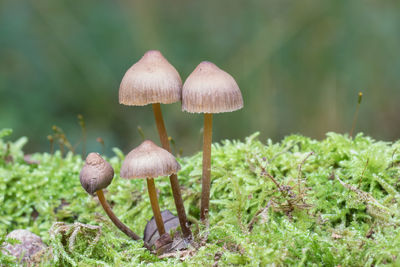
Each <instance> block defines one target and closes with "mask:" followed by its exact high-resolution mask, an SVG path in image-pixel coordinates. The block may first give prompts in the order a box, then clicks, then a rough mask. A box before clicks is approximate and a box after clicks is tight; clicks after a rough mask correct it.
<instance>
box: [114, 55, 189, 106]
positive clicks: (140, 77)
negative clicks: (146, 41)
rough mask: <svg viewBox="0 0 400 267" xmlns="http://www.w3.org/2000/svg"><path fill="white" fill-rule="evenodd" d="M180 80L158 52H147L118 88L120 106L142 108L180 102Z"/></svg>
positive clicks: (130, 69)
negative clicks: (148, 105)
mask: <svg viewBox="0 0 400 267" xmlns="http://www.w3.org/2000/svg"><path fill="white" fill-rule="evenodd" d="M181 91H182V80H181V77H180V76H179V73H178V71H177V70H176V69H175V68H174V66H172V65H171V64H170V63H169V62H168V61H167V60H166V59H165V58H164V56H163V55H162V54H161V53H160V51H157V50H150V51H147V52H146V53H145V54H144V56H143V57H142V58H141V59H140V60H139V61H138V62H136V63H135V64H133V66H132V67H130V68H129V69H128V71H127V72H126V73H125V76H124V77H123V78H122V81H121V85H120V87H119V103H120V104H123V105H128V106H144V105H147V104H152V103H162V104H170V103H174V102H178V101H180V100H181V94H182V93H181Z"/></svg>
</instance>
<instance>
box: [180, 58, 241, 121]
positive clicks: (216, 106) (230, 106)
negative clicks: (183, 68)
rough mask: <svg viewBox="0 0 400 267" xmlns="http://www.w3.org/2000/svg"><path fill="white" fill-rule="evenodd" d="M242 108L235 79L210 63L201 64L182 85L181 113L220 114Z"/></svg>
mask: <svg viewBox="0 0 400 267" xmlns="http://www.w3.org/2000/svg"><path fill="white" fill-rule="evenodd" d="M242 107H243V98H242V93H241V92H240V89H239V86H238V85H237V83H236V81H235V79H233V77H232V76H231V75H229V74H228V73H227V72H225V71H223V70H221V69H220V68H218V67H217V66H216V65H215V64H213V63H211V62H207V61H203V62H201V63H200V64H199V65H198V66H197V67H196V69H195V70H194V71H193V72H192V73H191V74H190V75H189V77H188V78H187V79H186V81H185V83H184V84H183V88H182V110H183V111H187V112H191V113H221V112H231V111H234V110H238V109H241V108H242Z"/></svg>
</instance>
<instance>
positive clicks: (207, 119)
mask: <svg viewBox="0 0 400 267" xmlns="http://www.w3.org/2000/svg"><path fill="white" fill-rule="evenodd" d="M211 142H212V114H211V113H206V114H204V131H203V178H202V188H201V208H200V219H201V220H202V221H203V222H204V221H205V220H206V219H207V217H208V211H209V205H210V187H211Z"/></svg>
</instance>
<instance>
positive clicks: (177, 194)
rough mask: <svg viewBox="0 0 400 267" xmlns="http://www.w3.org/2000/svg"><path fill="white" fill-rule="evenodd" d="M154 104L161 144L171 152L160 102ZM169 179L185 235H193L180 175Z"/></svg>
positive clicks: (174, 175) (173, 175)
mask: <svg viewBox="0 0 400 267" xmlns="http://www.w3.org/2000/svg"><path fill="white" fill-rule="evenodd" d="M152 106H153V113H154V117H155V120H156V125H157V130H158V134H159V136H160V141H161V145H162V147H163V148H164V149H165V150H167V151H168V152H171V148H170V145H169V140H168V134H167V130H166V129H165V125H164V119H163V116H162V113H161V106H160V103H156V104H152ZM169 181H170V182H171V189H172V195H173V196H174V201H175V207H176V211H177V213H178V218H179V223H180V225H181V229H182V233H183V236H184V237H189V236H191V235H192V232H191V231H190V228H189V227H188V225H187V218H186V212H185V206H184V205H183V200H182V194H181V189H180V186H179V182H178V176H177V175H176V174H172V175H171V176H170V177H169Z"/></svg>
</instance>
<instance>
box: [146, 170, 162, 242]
mask: <svg viewBox="0 0 400 267" xmlns="http://www.w3.org/2000/svg"><path fill="white" fill-rule="evenodd" d="M146 180H147V190H148V191H149V196H150V202H151V208H152V209H153V213H154V219H155V220H156V224H157V229H158V233H159V235H160V236H162V235H163V234H165V228H164V222H163V219H162V217H161V211H160V207H159V206H158V200H157V192H156V186H155V184H154V179H153V178H147V179H146Z"/></svg>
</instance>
